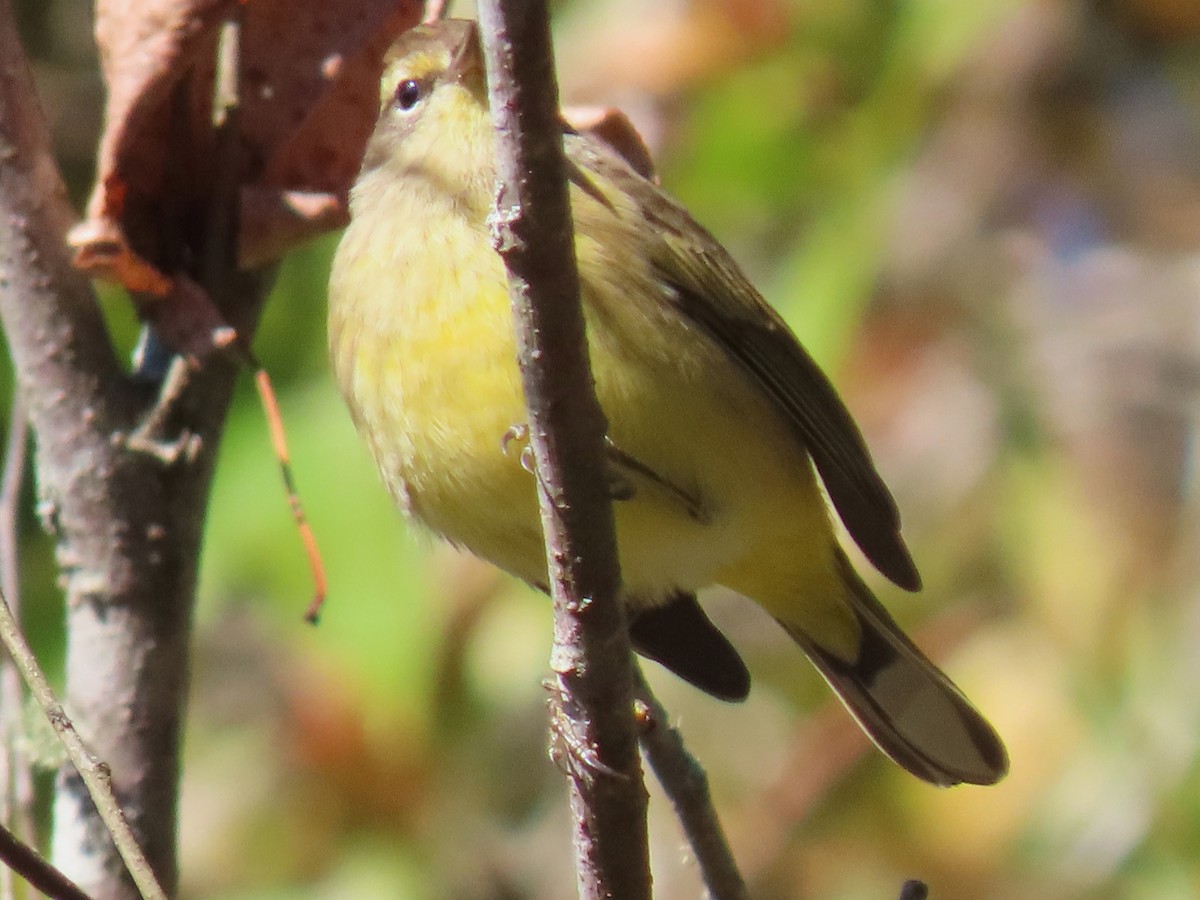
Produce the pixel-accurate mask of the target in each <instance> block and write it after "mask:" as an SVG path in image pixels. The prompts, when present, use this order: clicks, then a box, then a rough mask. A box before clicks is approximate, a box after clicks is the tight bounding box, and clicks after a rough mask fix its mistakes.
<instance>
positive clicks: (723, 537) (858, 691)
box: [329, 21, 1008, 785]
mask: <svg viewBox="0 0 1200 900" xmlns="http://www.w3.org/2000/svg"><path fill="white" fill-rule="evenodd" d="M381 103H382V108H381V111H380V115H379V121H378V123H377V125H376V127H375V132H374V135H373V136H372V138H371V140H370V143H369V144H368V146H367V151H366V156H365V159H364V161H363V167H362V172H361V174H360V176H359V179H358V182H357V183H356V185H355V187H354V190H353V193H352V201H351V211H352V222H351V225H350V227H349V228H348V229H347V230H346V233H345V236H344V237H343V239H342V242H341V245H340V247H339V248H338V251H337V256H336V258H335V260H334V265H333V273H332V276H331V282H330V308H329V344H330V350H331V354H332V359H333V368H334V372H335V375H336V378H337V381H338V383H339V385H340V387H341V389H342V391H343V393H344V394H345V397H346V400H347V402H348V404H349V407H350V410H351V413H352V415H353V417H354V421H355V423H356V424H357V426H358V429H359V431H360V432H361V433H362V434H363V435H364V437H365V438H366V441H367V443H368V445H369V446H370V449H371V452H372V453H373V455H374V458H375V461H376V463H377V464H378V466H379V470H380V472H381V473H382V476H383V480H384V482H385V483H386V484H387V486H388V488H389V490H390V491H391V493H392V495H393V496H394V497H395V499H396V501H397V502H398V503H399V504H400V506H401V507H402V508H403V509H404V511H405V512H406V513H407V514H408V515H409V516H410V517H411V518H413V519H415V520H416V521H418V522H420V523H421V524H423V525H424V526H426V527H427V528H429V529H431V530H432V531H434V532H436V533H437V534H439V535H441V536H442V537H444V538H446V539H447V540H449V541H450V542H452V543H453V544H455V545H458V546H460V547H465V548H467V549H469V550H471V551H473V552H474V553H476V554H478V555H479V556H481V557H483V558H484V559H487V560H490V561H491V562H493V563H495V564H496V565H497V566H499V567H500V568H502V569H505V570H507V571H508V572H511V573H513V574H514V575H516V576H518V577H520V578H522V579H524V580H525V581H527V582H529V583H530V584H533V585H538V586H541V587H543V588H544V586H545V585H546V583H547V577H546V561H545V551H544V549H543V545H542V534H541V528H540V525H539V519H538V511H537V497H536V487H535V483H534V478H533V476H532V475H531V474H530V473H529V472H528V471H526V469H525V468H524V467H523V466H522V464H521V459H520V457H521V454H520V453H516V452H508V451H511V450H512V448H511V447H510V448H508V450H507V451H506V449H505V448H504V447H503V446H502V445H505V444H507V443H510V438H511V437H512V435H514V434H517V435H519V434H520V426H521V425H522V423H523V422H524V420H525V417H526V415H527V413H526V411H525V406H524V400H523V395H522V390H521V382H520V376H519V372H518V367H517V358H516V347H515V338H514V332H513V325H512V321H511V314H510V308H509V300H508V291H507V284H506V279H505V271H504V266H503V264H502V262H501V260H500V257H499V256H498V255H497V254H496V252H495V251H494V250H493V249H492V246H491V241H490V236H489V227H488V221H487V220H488V215H489V212H490V211H491V207H492V202H493V197H494V194H495V169H494V163H493V153H494V133H493V128H492V121H491V118H490V116H489V112H488V100H487V88H486V78H485V73H484V68H483V61H482V54H481V50H480V46H479V37H478V33H477V31H476V27H475V25H474V24H473V23H471V22H467V21H447V22H442V23H440V24H436V25H430V26H424V27H421V28H416V29H413V30H412V31H409V32H407V33H406V34H404V35H403V36H402V37H401V38H400V39H399V40H398V41H397V43H396V45H395V46H394V47H393V48H392V50H391V51H390V53H389V56H388V60H387V68H386V71H385V73H384V76H383V87H382V94H381ZM564 146H565V149H566V155H567V159H568V168H569V170H570V179H571V205H572V211H573V217H574V222H575V251H576V256H577V258H578V263H579V274H580V281H581V285H582V300H583V306H584V315H585V320H586V324H587V334H588V345H589V351H590V354H591V360H592V368H593V373H594V376H595V384H596V392H597V397H598V399H599V401H600V405H601V406H602V407H603V409H604V412H605V415H606V416H607V419H608V422H609V433H608V439H609V459H610V465H611V469H612V471H611V473H610V478H611V480H612V482H613V485H614V498H615V515H616V529H617V544H618V552H619V556H620V563H621V572H622V579H623V589H624V595H625V597H626V602H627V604H628V610H629V618H630V634H631V638H632V640H633V644H634V646H635V648H636V649H637V651H638V652H639V653H641V654H643V655H645V656H647V657H650V658H651V659H655V660H657V661H659V662H660V663H662V664H663V665H665V666H666V667H667V668H669V669H671V670H673V671H674V672H676V673H677V674H678V675H680V676H681V677H682V678H684V679H686V680H688V681H690V682H692V683H693V684H695V685H696V686H698V687H700V688H701V689H703V690H705V691H707V692H708V693H710V694H713V695H714V696H716V697H719V698H722V699H726V700H741V699H744V698H745V697H746V695H747V693H748V692H749V689H750V676H749V674H748V673H747V671H746V667H745V665H744V663H743V662H742V660H741V658H740V657H739V656H738V653H737V651H736V650H735V649H734V648H733V646H732V645H731V644H730V643H729V642H728V640H727V639H726V638H725V637H724V636H723V635H722V634H721V633H720V632H719V631H718V630H717V629H716V627H715V626H714V625H713V624H712V622H710V621H709V619H708V618H707V617H706V616H705V614H704V612H703V610H702V609H701V607H700V605H699V604H698V603H697V601H696V597H695V594H696V591H697V590H699V589H700V588H703V587H705V586H707V585H711V584H721V585H725V586H726V587H728V588H731V589H732V590H734V591H737V592H738V593H741V594H743V595H745V596H746V597H749V598H751V599H752V600H754V601H755V602H757V603H759V604H760V605H761V606H762V607H763V608H764V609H766V610H767V612H769V613H770V614H771V615H772V616H773V617H774V618H775V619H776V620H777V621H778V622H779V623H780V624H781V625H782V626H783V628H784V629H785V630H786V632H787V633H788V634H789V635H790V636H791V637H792V639H793V640H795V642H796V643H797V644H799V645H800V647H801V649H803V651H804V652H805V653H806V654H807V655H808V657H809V659H811V660H812V662H813V663H814V664H815V665H816V667H817V668H818V669H819V670H820V672H821V674H822V675H823V676H824V677H825V679H826V680H827V681H828V682H829V684H830V685H832V687H833V689H834V690H835V691H837V693H838V695H839V696H840V697H841V699H842V701H843V702H844V703H845V704H846V706H847V707H848V708H849V710H850V712H851V713H852V714H853V715H854V717H855V718H856V719H857V720H858V722H859V723H860V724H861V725H862V727H863V728H864V729H865V730H866V732H867V734H869V735H870V736H871V737H872V738H873V739H874V741H875V742H876V744H878V746H879V747H880V748H881V749H882V750H883V751H884V752H885V753H886V754H887V755H888V756H890V757H891V758H892V759H893V760H895V761H896V762H898V763H899V764H900V765H902V766H903V767H904V768H906V769H908V770H909V771H910V772H912V773H913V774H915V775H917V776H919V777H920V778H923V779H925V780H926V781H929V782H932V783H934V784H938V785H950V784H956V783H959V782H963V781H965V782H973V783H976V784H991V783H993V782H995V781H997V780H998V779H1000V778H1001V777H1002V776H1003V775H1004V774H1005V772H1006V771H1007V768H1008V761H1007V757H1006V753H1005V750H1004V746H1003V744H1002V743H1001V741H1000V739H999V737H998V736H997V735H996V733H995V731H994V730H993V729H992V727H991V726H990V725H989V724H988V723H987V722H986V721H985V720H984V719H983V717H982V716H980V715H979V713H978V712H976V711H975V709H974V708H973V707H972V706H971V704H970V703H969V702H968V701H967V700H966V698H965V697H964V696H963V695H962V693H961V692H960V691H959V690H958V689H957V688H956V687H955V686H954V685H953V684H952V683H951V682H950V680H949V679H948V678H946V676H945V675H943V674H942V673H941V672H940V671H938V669H937V668H936V667H935V666H934V665H933V664H932V663H931V662H930V661H929V660H928V659H926V658H925V657H924V656H923V655H922V654H921V652H920V651H919V650H918V649H917V648H916V647H915V646H914V645H913V644H912V642H911V641H909V639H908V638H907V637H906V636H905V635H904V634H903V633H902V632H901V631H900V629H899V628H898V627H897V625H896V623H895V622H894V621H893V620H892V618H891V616H889V615H888V613H887V612H886V611H885V610H884V608H883V607H882V606H881V605H880V604H879V602H878V601H877V600H876V599H875V598H874V597H873V596H872V595H871V593H870V591H869V590H868V589H867V587H866V586H865V585H864V584H863V582H862V581H861V580H860V579H859V577H858V576H857V575H856V574H855V573H854V571H853V569H852V568H851V566H850V563H849V561H848V559H847V558H846V556H845V554H844V553H843V551H842V549H841V548H840V547H839V545H838V542H837V538H836V536H835V534H834V530H833V526H832V523H831V521H830V514H829V510H828V508H827V506H826V503H825V500H824V498H823V497H822V494H821V491H820V488H819V487H818V484H817V475H819V476H820V478H821V480H822V482H823V483H824V485H825V490H826V491H827V493H828V495H829V498H830V500H831V501H832V504H833V507H834V509H836V510H837V513H838V515H839V516H840V517H841V519H842V521H843V522H844V523H845V525H846V528H847V529H848V531H849V533H850V535H851V536H852V537H853V538H854V540H855V541H856V542H857V544H858V546H859V547H860V548H861V549H862V551H863V553H864V554H865V555H866V557H867V558H868V559H869V560H870V561H871V562H872V563H873V564H874V565H875V566H876V567H878V569H879V570H880V571H881V572H883V574H884V575H886V576H887V577H888V578H890V579H891V580H892V581H893V582H895V583H896V584H898V585H899V586H901V587H903V588H906V589H908V590H917V589H918V588H919V587H920V578H919V576H918V574H917V570H916V568H915V566H914V565H913V562H912V559H911V557H910V556H909V553H908V550H907V548H906V547H905V545H904V541H903V539H902V538H901V537H900V532H899V528H900V520H899V515H898V513H897V510H896V506H895V503H894V501H893V500H892V497H891V494H890V493H889V492H888V489H887V487H886V486H885V485H884V484H883V482H882V480H881V479H880V477H879V475H878V473H877V472H876V471H875V467H874V465H873V463H872V461H871V458H870V456H869V454H868V452H867V448H866V445H865V444H864V442H863V439H862V435H861V434H860V433H859V431H858V429H857V427H856V426H855V424H854V422H853V420H852V419H851V418H850V415H849V413H848V412H847V411H846V409H845V407H844V406H843V405H842V403H841V400H840V399H839V398H838V395H837V393H836V392H835V391H834V389H833V387H832V386H831V385H830V384H829V382H828V381H827V380H826V378H825V377H824V375H823V374H822V373H821V372H820V370H819V369H818V368H817V366H816V364H815V363H814V362H813V361H812V359H811V358H810V357H809V356H808V354H807V353H806V352H805V351H804V349H803V348H802V347H801V346H800V344H799V342H798V341H797V340H796V338H795V337H794V336H793V334H792V333H791V331H789V329H788V327H787V326H786V325H785V324H784V322H783V320H782V319H781V318H780V317H779V315H778V314H777V313H775V312H774V311H773V310H772V309H771V308H770V307H769V306H767V304H766V303H765V301H764V300H763V299H762V297H761V296H760V295H759V294H758V292H757V291H756V290H755V289H754V287H753V286H752V285H751V284H750V282H749V281H748V280H747V279H746V276H745V275H744V274H743V273H742V272H741V270H740V269H739V268H738V266H737V264H736V263H734V261H733V260H732V258H731V257H730V256H729V254H728V253H727V252H726V251H725V250H724V248H722V247H721V245H720V244H719V243H717V241H716V240H715V239H714V238H713V237H712V236H711V235H710V234H709V233H708V232H707V231H705V230H704V229H703V228H702V227H701V226H700V225H698V224H697V223H696V222H695V221H694V220H693V219H692V218H691V217H690V216H689V215H688V213H687V212H686V211H685V210H684V209H683V208H682V207H681V206H680V205H679V204H678V203H676V202H675V201H674V200H673V199H671V198H670V197H669V196H667V195H666V194H665V193H664V192H663V191H662V190H661V189H659V188H658V187H657V186H656V185H655V184H653V183H652V182H650V181H648V180H647V179H645V178H643V177H642V176H641V175H639V174H637V173H636V172H635V171H634V170H633V169H632V168H631V167H630V166H629V165H628V164H627V163H626V161H625V160H623V159H622V158H621V157H619V156H618V155H616V154H615V153H613V152H612V151H611V150H610V149H608V148H607V147H605V146H604V145H602V144H600V143H599V142H597V141H596V140H593V139H591V138H589V137H587V136H585V135H581V134H575V133H573V132H572V131H571V130H570V129H564ZM514 429H515V430H514ZM506 436H508V437H507V438H506Z"/></svg>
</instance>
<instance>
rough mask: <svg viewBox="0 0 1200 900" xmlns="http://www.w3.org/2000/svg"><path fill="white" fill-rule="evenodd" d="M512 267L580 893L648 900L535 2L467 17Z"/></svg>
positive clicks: (642, 798)
mask: <svg viewBox="0 0 1200 900" xmlns="http://www.w3.org/2000/svg"><path fill="white" fill-rule="evenodd" d="M479 15H480V23H481V26H482V31H483V44H484V56H485V59H486V63H487V68H488V81H489V90H490V99H491V107H492V116H493V120H494V122H495V125H496V130H497V133H498V136H499V138H498V147H497V177H498V180H499V183H500V185H499V195H498V197H497V207H496V211H495V220H494V232H495V233H494V243H495V246H496V248H497V250H498V252H499V253H500V255H501V256H502V257H503V259H504V261H505V265H506V266H507V268H508V276H509V290H510V293H511V295H512V302H513V307H514V312H515V315H516V319H517V346H518V350H519V356H520V362H521V375H522V380H523V383H524V387H525V397H526V402H527V404H528V407H529V435H530V444H531V446H532V448H533V452H534V459H535V461H536V468H537V476H538V485H539V494H540V500H541V510H542V527H543V531H544V533H545V536H546V548H547V560H548V565H549V576H550V578H549V580H550V588H551V595H552V597H553V599H554V621H555V626H554V637H555V643H554V652H553V656H552V660H551V667H552V668H553V670H554V672H555V674H556V676H557V682H558V683H557V688H558V691H559V694H560V698H561V707H560V714H559V715H557V716H556V717H555V723H554V724H555V728H556V730H557V731H558V732H559V734H560V736H561V737H562V738H563V739H564V744H565V747H566V749H567V751H568V753H569V754H570V756H569V758H568V762H569V763H570V764H569V765H568V771H569V774H570V785H571V807H572V811H573V813H574V816H575V850H576V864H577V871H578V876H579V889H580V895H581V896H582V897H585V898H589V900H590V898H601V897H620V898H622V900H637V898H648V897H649V896H650V874H649V850H648V842H647V835H646V791H645V786H644V784H643V781H642V773H641V764H640V760H639V758H638V753H637V738H636V734H635V729H634V720H633V708H632V697H633V672H632V657H631V651H630V645H629V635H628V632H627V630H626V625H625V621H624V613H623V610H622V608H621V604H620V602H619V591H620V572H619V569H618V565H617V553H616V541H615V538H614V534H613V513H612V503H611V499H610V497H609V494H608V482H607V479H606V477H605V473H606V463H605V458H604V452H603V443H602V442H603V438H604V434H605V430H606V425H605V422H604V417H603V414H602V412H601V410H600V407H599V404H598V403H597V402H596V397H595V391H594V388H593V384H592V378H591V372H590V369H589V364H588V354H587V345H586V342H585V340H584V325H583V314H582V310H581V308H580V303H579V276H578V273H577V271H576V268H575V250H574V239H573V228H572V226H571V216H570V205H569V197H568V193H567V181H566V172H567V170H566V163H565V160H564V158H563V148H562V126H561V123H560V119H559V113H558V88H557V85H556V82H555V78H554V64H553V55H552V51H551V46H550V26H549V18H548V12H547V9H546V4H545V3H544V2H540V0H537V2H531V0H489V2H483V3H481V4H480V8H479Z"/></svg>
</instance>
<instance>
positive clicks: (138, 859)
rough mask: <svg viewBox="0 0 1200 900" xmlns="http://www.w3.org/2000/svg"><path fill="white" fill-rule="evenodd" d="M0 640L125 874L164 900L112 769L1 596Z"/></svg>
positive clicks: (150, 897)
mask: <svg viewBox="0 0 1200 900" xmlns="http://www.w3.org/2000/svg"><path fill="white" fill-rule="evenodd" d="M0 642H3V644H4V649H5V650H7V651H8V654H9V656H11V657H12V660H13V662H14V663H15V664H16V666H17V668H18V669H19V670H20V672H21V677H22V678H23V679H25V684H26V685H27V686H28V687H29V692H30V693H31V694H32V695H33V698H34V699H35V700H36V701H37V702H38V705H39V706H41V708H42V711H43V712H45V714H46V718H47V719H48V720H49V722H50V724H51V725H53V726H54V730H55V732H56V733H57V734H58V738H59V740H60V741H62V744H63V746H64V747H65V748H66V750H67V756H68V757H69V758H70V760H71V763H72V765H74V766H75V769H76V771H78V772H79V774H80V776H81V777H82V778H83V781H84V784H86V785H87V789H88V794H89V795H90V796H91V798H92V801H93V802H94V803H95V804H96V809H97V811H98V812H99V813H100V816H101V818H103V819H104V824H105V825H106V826H108V831H109V834H111V835H112V837H113V841H114V842H115V843H116V845H117V849H118V850H119V851H120V853H121V858H122V859H124V860H125V865H126V866H127V867H128V869H129V874H130V875H131V876H132V877H133V880H134V882H135V883H136V884H137V886H138V890H139V891H140V892H141V895H142V897H143V898H145V900H166V896H167V895H166V893H165V892H164V891H163V889H162V888H161V887H159V885H158V881H157V879H155V877H154V872H153V871H152V870H151V868H150V863H148V862H147V861H146V856H145V854H143V853H142V848H141V847H140V846H139V845H138V842H137V839H136V838H135V837H134V836H133V832H132V831H131V830H130V828H129V823H128V822H126V821H125V814H124V813H123V812H122V811H121V805H120V804H119V803H118V802H117V798H116V795H115V794H113V790H112V772H111V771H110V769H109V767H108V764H107V763H105V762H104V761H103V760H100V759H98V758H97V757H96V756H95V755H94V754H93V753H92V752H91V751H90V750H89V749H88V748H87V746H86V745H85V744H84V742H83V739H82V738H81V737H80V736H79V733H78V732H77V731H76V730H75V725H74V724H73V723H72V722H71V720H70V719H69V718H68V717H67V714H66V712H64V711H63V708H62V704H61V703H59V702H58V698H57V697H55V696H54V692H53V691H52V690H51V689H50V683H49V682H48V681H46V676H45V675H44V674H42V670H41V668H40V667H39V666H38V663H37V659H36V658H35V657H34V655H33V651H32V650H30V649H29V645H28V644H27V643H25V638H24V637H23V636H22V635H21V628H20V626H19V625H18V624H17V621H16V619H15V618H13V614H12V610H11V609H9V606H8V601H7V600H5V599H4V597H2V596H0Z"/></svg>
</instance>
